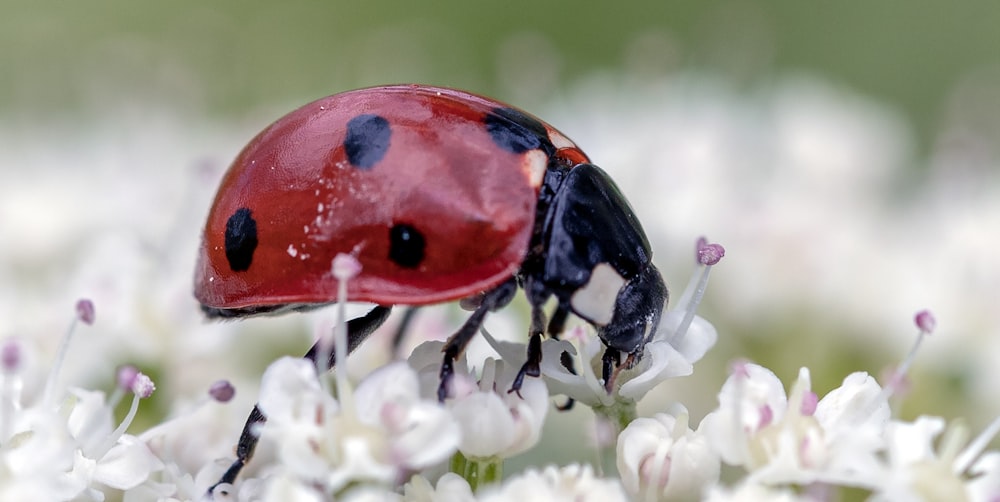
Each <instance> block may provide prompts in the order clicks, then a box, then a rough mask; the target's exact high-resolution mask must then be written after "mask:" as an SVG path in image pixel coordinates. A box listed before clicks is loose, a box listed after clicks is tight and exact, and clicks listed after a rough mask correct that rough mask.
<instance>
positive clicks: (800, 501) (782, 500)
mask: <svg viewBox="0 0 1000 502" xmlns="http://www.w3.org/2000/svg"><path fill="white" fill-rule="evenodd" d="M704 500H705V502H814V501H815V500H817V499H815V498H813V497H809V496H806V495H798V494H796V493H795V492H794V491H792V490H790V489H788V488H772V487H770V486H766V485H761V484H758V483H754V482H750V481H747V480H744V481H743V482H741V483H740V484H739V485H737V486H735V487H733V488H726V487H724V486H713V487H711V488H710V489H709V490H708V493H707V494H706V495H705V497H704ZM819 500H822V499H819Z"/></svg>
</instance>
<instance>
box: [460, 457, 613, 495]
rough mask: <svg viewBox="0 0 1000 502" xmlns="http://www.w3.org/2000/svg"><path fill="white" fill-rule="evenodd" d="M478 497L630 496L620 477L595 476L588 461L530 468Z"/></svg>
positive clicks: (486, 490)
mask: <svg viewBox="0 0 1000 502" xmlns="http://www.w3.org/2000/svg"><path fill="white" fill-rule="evenodd" d="M479 500H480V501H481V502H507V501H511V500H517V501H523V502H527V501H535V500H537V501H543V500H544V501H546V502H549V501H551V502H618V501H621V502H625V501H627V500H629V498H628V496H626V495H625V491H624V490H623V489H622V485H621V483H619V482H618V480H617V479H613V478H599V477H596V476H594V470H593V469H592V468H591V467H590V466H589V465H580V464H570V465H567V466H565V467H554V466H548V467H545V468H544V469H542V470H536V469H528V470H526V471H524V472H523V473H521V474H519V475H516V476H513V477H511V478H509V479H507V480H506V481H504V482H503V484H502V485H500V486H499V487H490V488H487V489H485V490H483V493H482V494H481V495H480V496H479Z"/></svg>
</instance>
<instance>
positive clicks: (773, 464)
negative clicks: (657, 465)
mask: <svg viewBox="0 0 1000 502" xmlns="http://www.w3.org/2000/svg"><path fill="white" fill-rule="evenodd" d="M880 390H881V389H880V388H879V386H878V384H877V383H875V381H874V379H873V378H871V377H870V376H868V375H867V374H865V373H853V374H851V375H849V376H848V377H847V378H845V379H844V382H843V384H842V385H841V386H840V387H838V388H837V389H834V390H833V391H831V392H830V393H829V394H827V395H826V396H825V397H824V398H823V399H822V400H819V401H818V402H817V400H816V395H815V394H813V392H812V391H811V390H810V381H809V370H808V369H806V368H802V369H801V370H800V371H799V378H798V379H797V380H796V381H795V383H794V384H793V385H792V390H791V392H790V393H789V396H786V395H785V392H784V390H783V388H782V385H781V381H780V380H778V378H777V377H776V376H775V375H774V373H772V372H771V371H770V370H768V369H766V368H764V367H761V366H758V365H756V364H749V363H745V364H740V365H738V366H737V368H736V370H735V371H734V372H733V374H732V375H731V376H730V377H729V379H728V380H727V381H726V383H725V384H724V385H723V387H722V391H721V392H720V393H719V408H718V409H717V410H716V411H713V412H712V413H710V414H709V415H708V416H706V417H705V418H704V420H703V421H702V423H701V426H700V427H699V430H702V429H703V430H704V434H705V435H706V436H707V437H708V438H709V441H710V443H711V444H712V446H713V447H714V448H715V449H716V450H717V451H718V452H719V454H720V455H721V457H722V459H723V461H725V462H726V463H728V464H732V465H737V466H743V467H745V468H746V469H748V470H749V471H751V473H750V478H751V479H753V480H756V481H759V482H764V483H799V484H808V483H812V482H815V481H830V482H838V483H842V484H846V485H853V486H871V483H872V480H871V479H870V478H871V475H872V473H873V472H874V471H875V470H876V469H877V467H878V458H877V456H876V453H877V452H878V450H879V449H880V448H881V447H882V445H883V439H882V431H883V429H884V427H885V424H886V423H887V422H888V420H889V405H888V402H887V400H886V398H887V396H885V395H883V394H882V393H881V392H880Z"/></svg>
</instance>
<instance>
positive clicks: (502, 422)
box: [410, 335, 549, 459]
mask: <svg viewBox="0 0 1000 502" xmlns="http://www.w3.org/2000/svg"><path fill="white" fill-rule="evenodd" d="M486 336H487V338H488V339H489V340H490V343H491V344H492V345H494V347H497V348H499V350H501V351H503V352H502V353H503V354H505V355H506V357H505V358H504V359H503V360H500V361H498V360H496V359H493V358H488V359H487V360H486V361H485V362H484V363H483V370H482V374H481V375H479V377H478V378H477V377H476V376H475V375H473V374H472V373H470V372H468V371H467V370H466V368H467V364H464V363H462V364H459V362H456V365H455V373H454V375H453V379H452V395H453V396H454V397H453V398H452V399H448V400H447V401H446V402H445V405H446V406H447V407H448V409H449V410H450V412H451V414H452V416H453V417H454V418H455V420H457V421H458V426H459V427H460V429H461V437H462V440H461V444H460V446H459V451H461V452H462V454H463V455H465V456H466V457H467V458H469V459H495V458H500V459H503V458H508V457H512V456H514V455H516V454H518V453H521V452H523V451H525V450H527V449H529V448H531V447H532V446H534V445H536V444H537V443H538V440H539V439H540V437H541V432H542V426H543V425H544V424H545V417H546V415H547V413H548V409H549V392H548V389H547V387H546V386H545V384H544V383H543V382H542V381H541V380H540V379H538V378H530V377H529V378H525V379H524V380H523V382H522V385H521V389H520V390H519V391H518V392H508V389H510V388H511V385H512V384H513V382H514V378H515V377H516V376H517V372H518V370H520V368H521V364H523V362H524V360H525V351H526V350H527V348H526V347H525V346H524V345H521V344H515V343H509V342H497V341H495V340H493V339H492V337H489V336H488V335H486ZM442 346H443V344H442V343H441V342H425V343H423V344H421V346H420V347H418V348H417V350H415V351H414V354H413V355H412V356H411V357H410V364H411V365H413V366H414V367H417V368H421V373H422V374H424V375H426V377H425V378H424V379H423V380H424V381H425V382H429V383H432V384H433V385H431V386H429V387H430V388H431V389H433V388H436V386H437V375H438V374H439V373H440V365H441V347H442ZM427 359H429V360H427ZM459 361H464V358H460V360H459ZM431 376H433V378H431ZM431 395H433V394H431Z"/></svg>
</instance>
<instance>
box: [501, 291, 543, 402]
mask: <svg viewBox="0 0 1000 502" xmlns="http://www.w3.org/2000/svg"><path fill="white" fill-rule="evenodd" d="M531 303H532V305H531V327H530V328H529V338H528V357H527V360H526V361H525V362H524V364H523V365H521V369H520V370H519V371H518V372H517V376H515V377H514V382H513V383H512V384H511V385H510V389H508V390H507V393H508V394H509V393H511V392H516V393H517V397H521V385H523V384H524V377H526V376H532V377H537V376H538V375H541V374H542V370H541V367H540V366H541V364H542V335H543V334H544V333H545V312H544V311H543V310H542V307H541V305H542V304H543V303H545V302H544V300H538V301H533V302H531Z"/></svg>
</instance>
